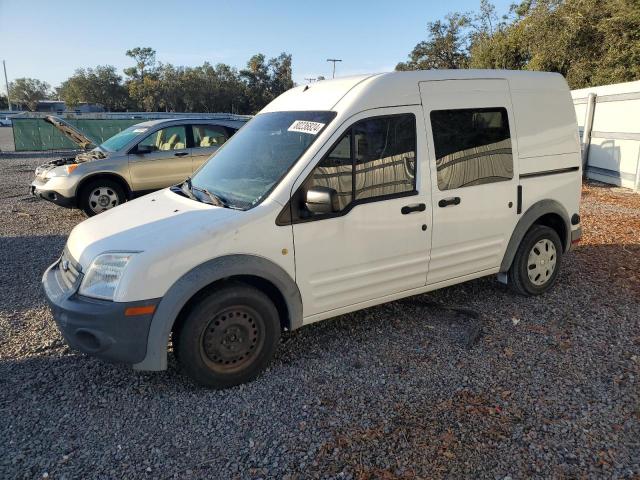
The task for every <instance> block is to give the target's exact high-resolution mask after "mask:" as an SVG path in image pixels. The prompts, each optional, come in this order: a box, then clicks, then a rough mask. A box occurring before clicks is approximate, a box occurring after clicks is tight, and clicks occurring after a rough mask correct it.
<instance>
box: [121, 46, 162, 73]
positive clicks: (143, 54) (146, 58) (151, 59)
mask: <svg viewBox="0 0 640 480" xmlns="http://www.w3.org/2000/svg"><path fill="white" fill-rule="evenodd" d="M126 55H127V57H131V58H133V59H134V60H135V62H136V66H135V67H129V68H125V70H124V73H125V75H127V76H129V77H131V78H134V79H137V80H144V74H145V70H146V71H147V72H148V71H149V70H153V67H154V66H155V64H156V51H155V50H154V49H153V48H151V47H144V48H143V47H136V48H133V49H131V50H127V52H126Z"/></svg>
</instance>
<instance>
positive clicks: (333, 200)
mask: <svg viewBox="0 0 640 480" xmlns="http://www.w3.org/2000/svg"><path fill="white" fill-rule="evenodd" d="M304 203H305V206H306V207H307V210H309V211H310V212H311V213H315V214H320V213H333V212H337V211H338V210H339V209H340V206H339V204H338V192H336V191H335V190H334V189H333V188H329V187H311V188H310V189H309V190H307V196H306V198H305V200H304Z"/></svg>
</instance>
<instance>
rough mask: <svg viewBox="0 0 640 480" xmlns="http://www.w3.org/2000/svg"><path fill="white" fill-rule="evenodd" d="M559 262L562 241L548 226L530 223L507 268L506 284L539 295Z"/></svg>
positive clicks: (555, 273) (552, 278)
mask: <svg viewBox="0 0 640 480" xmlns="http://www.w3.org/2000/svg"><path fill="white" fill-rule="evenodd" d="M561 263H562V243H561V242H560V237H559V236H558V234H557V233H556V231H555V230H553V229H552V228H549V227H546V226H544V225H534V226H532V227H531V228H530V229H529V231H528V232H527V234H526V235H525V236H524V238H523V239H522V242H521V243H520V246H519V247H518V251H517V252H516V256H515V258H514V259H513V263H512V264H511V268H510V269H509V285H510V286H511V288H512V289H513V290H514V291H515V292H517V293H520V294H522V295H540V294H541V293H544V292H546V291H547V290H549V288H551V287H552V286H553V284H554V283H555V281H556V279H557V277H558V272H559V270H560V265H561Z"/></svg>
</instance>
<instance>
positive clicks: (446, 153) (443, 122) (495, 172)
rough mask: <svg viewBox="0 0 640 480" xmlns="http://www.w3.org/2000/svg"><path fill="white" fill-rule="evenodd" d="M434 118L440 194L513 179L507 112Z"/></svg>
mask: <svg viewBox="0 0 640 480" xmlns="http://www.w3.org/2000/svg"><path fill="white" fill-rule="evenodd" d="M430 117H431V129H432V131H433V143H434V146H435V154H436V170H437V172H438V188H439V189H440V190H451V189H454V188H461V187H470V186H473V185H482V184H485V183H493V182H500V181H506V180H511V179H512V178H513V153H512V150H511V135H510V133H509V119H508V116H507V110H506V109H505V108H464V109H456V110H434V111H432V112H431V115H430Z"/></svg>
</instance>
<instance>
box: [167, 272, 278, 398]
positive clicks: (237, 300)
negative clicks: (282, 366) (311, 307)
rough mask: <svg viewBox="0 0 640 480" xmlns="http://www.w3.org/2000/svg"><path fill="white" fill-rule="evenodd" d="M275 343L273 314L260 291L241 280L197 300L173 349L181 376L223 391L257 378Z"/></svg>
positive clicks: (273, 306)
mask: <svg viewBox="0 0 640 480" xmlns="http://www.w3.org/2000/svg"><path fill="white" fill-rule="evenodd" d="M279 340H280V318H279V316H278V310H277V309H276V307H275V305H274V304H273V302H271V300H269V297H267V296H266V295H265V294H264V293H262V292H261V291H260V290H257V289H255V288H253V287H251V286H249V285H246V284H244V283H240V282H234V283H231V284H229V285H227V286H225V287H222V288H220V289H217V290H214V291H213V292H211V293H210V294H209V295H208V296H206V297H204V298H203V299H201V300H200V301H199V302H198V303H197V304H196V305H195V306H194V307H193V308H191V310H190V311H189V313H188V314H187V316H186V318H185V321H184V323H182V325H180V328H178V329H177V330H175V331H174V337H173V348H174V352H175V356H176V360H177V361H178V363H179V365H180V366H181V368H182V370H183V371H184V373H186V374H187V376H189V377H191V378H192V379H193V380H194V381H195V382H197V383H199V384H200V385H203V386H205V387H210V388H215V389H223V388H229V387H233V386H235V385H240V384H241V383H246V382H249V381H251V380H253V379H254V378H256V377H257V376H258V375H259V374H260V373H261V372H262V371H263V370H264V369H265V368H266V367H267V365H269V363H270V361H271V358H272V357H273V354H274V353H275V351H276V349H277V346H278V343H279Z"/></svg>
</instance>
